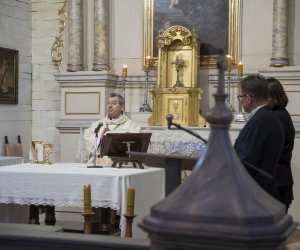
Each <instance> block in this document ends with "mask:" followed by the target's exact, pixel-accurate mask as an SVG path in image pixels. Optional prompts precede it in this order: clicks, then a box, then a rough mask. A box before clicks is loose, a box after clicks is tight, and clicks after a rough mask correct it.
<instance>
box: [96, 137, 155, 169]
mask: <svg viewBox="0 0 300 250" xmlns="http://www.w3.org/2000/svg"><path fill="white" fill-rule="evenodd" d="M151 135H152V133H107V134H106V135H104V136H103V141H102V143H101V148H100V155H101V157H103V156H104V155H107V156H109V157H110V158H111V160H112V161H113V164H112V167H117V166H118V167H120V168H121V167H122V165H123V164H124V163H125V164H126V163H128V162H132V164H133V166H134V167H136V166H139V167H140V168H144V167H143V164H142V162H141V161H140V160H139V159H136V158H135V157H132V156H130V155H128V152H131V151H137V152H147V150H148V147H149V143H150V138H151Z"/></svg>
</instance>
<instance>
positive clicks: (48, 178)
mask: <svg viewBox="0 0 300 250" xmlns="http://www.w3.org/2000/svg"><path fill="white" fill-rule="evenodd" d="M86 184H90V185H91V193H92V206H93V207H95V208H98V207H109V208H111V209H114V210H116V211H117V214H119V215H121V221H120V229H121V235H122V236H124V233H125V228H126V222H125V218H124V217H123V216H122V215H123V214H124V213H125V211H126V200H127V188H128V187H129V186H131V187H134V188H135V190H136V197H135V214H136V215H137V216H136V217H135V219H134V221H133V237H137V238H144V237H145V233H144V232H143V231H142V230H141V229H140V228H138V226H137V225H138V223H139V222H141V220H142V219H143V218H144V217H145V216H146V215H148V214H149V212H150V207H151V206H152V205H154V204H156V203H157V202H159V201H160V200H162V199H163V198H164V193H165V191H164V170H163V169H158V168H149V167H147V168H145V169H134V168H122V169H115V168H97V169H95V168H87V164H81V163H55V164H53V165H43V164H30V163H26V164H18V165H10V166H4V167H1V168H0V203H4V204H11V203H12V204H18V205H50V206H68V207H80V208H82V210H81V212H82V211H83V186H84V185H86ZM78 215H80V216H81V214H80V212H79V213H78ZM81 217H82V216H81ZM81 217H80V218H81ZM6 222H8V221H6ZM82 222H83V218H82ZM62 226H63V225H62ZM82 229H83V225H82Z"/></svg>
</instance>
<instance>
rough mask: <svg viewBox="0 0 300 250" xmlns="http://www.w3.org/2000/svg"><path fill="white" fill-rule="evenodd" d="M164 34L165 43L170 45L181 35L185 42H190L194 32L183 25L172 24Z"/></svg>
mask: <svg viewBox="0 0 300 250" xmlns="http://www.w3.org/2000/svg"><path fill="white" fill-rule="evenodd" d="M162 36H165V40H164V45H167V46H169V45H170V44H171V43H172V42H173V41H174V38H175V37H180V40H181V41H182V43H183V44H190V43H191V36H192V34H191V32H189V31H187V30H186V28H184V27H182V26H172V27H170V28H169V29H167V30H166V31H165V32H164V33H163V34H162Z"/></svg>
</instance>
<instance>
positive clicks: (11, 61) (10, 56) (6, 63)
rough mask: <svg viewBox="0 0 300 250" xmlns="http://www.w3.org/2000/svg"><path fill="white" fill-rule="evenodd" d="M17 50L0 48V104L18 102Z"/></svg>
mask: <svg viewBox="0 0 300 250" xmlns="http://www.w3.org/2000/svg"><path fill="white" fill-rule="evenodd" d="M18 64H19V52H18V50H13V49H7V48H0V104H17V103H18Z"/></svg>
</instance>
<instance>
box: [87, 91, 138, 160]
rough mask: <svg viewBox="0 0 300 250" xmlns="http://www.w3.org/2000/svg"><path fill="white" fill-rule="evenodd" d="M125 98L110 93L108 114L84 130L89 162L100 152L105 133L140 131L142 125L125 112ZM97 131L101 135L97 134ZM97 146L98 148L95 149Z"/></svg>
mask: <svg viewBox="0 0 300 250" xmlns="http://www.w3.org/2000/svg"><path fill="white" fill-rule="evenodd" d="M124 104H125V103H124V98H123V97H122V96H121V95H119V94H117V93H110V94H109V96H108V98H107V102H106V115H105V117H104V118H103V119H101V120H99V121H96V122H94V123H92V125H91V126H90V127H89V128H87V129H85V130H84V142H85V146H86V151H87V152H88V162H93V161H94V156H95V152H97V154H99V152H98V151H99V145H100V143H101V139H102V138H103V135H104V134H105V133H127V132H131V133H139V132H141V127H140V126H139V125H138V124H137V123H136V122H134V121H133V120H131V119H130V118H129V117H128V116H127V115H126V114H125V112H124ZM96 133H98V134H99V136H96ZM95 147H97V150H95Z"/></svg>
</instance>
